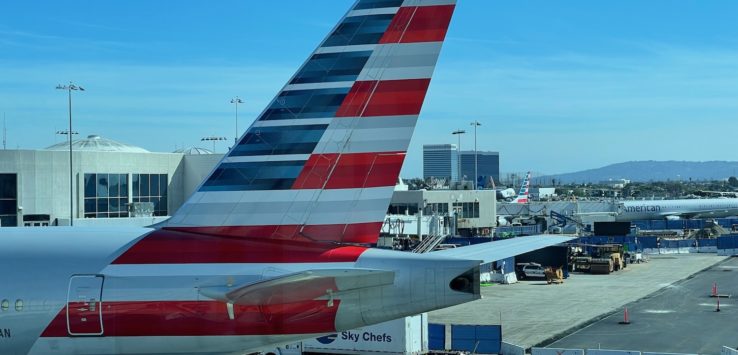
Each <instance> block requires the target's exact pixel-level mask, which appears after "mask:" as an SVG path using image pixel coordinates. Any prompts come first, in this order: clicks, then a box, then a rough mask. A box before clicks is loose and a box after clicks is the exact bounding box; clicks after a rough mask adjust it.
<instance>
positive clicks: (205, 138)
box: [200, 136, 228, 153]
mask: <svg viewBox="0 0 738 355" xmlns="http://www.w3.org/2000/svg"><path fill="white" fill-rule="evenodd" d="M224 140H228V138H226V137H216V136H210V137H203V138H201V139H200V141H202V142H205V141H212V142H213V153H215V142H217V141H224Z"/></svg>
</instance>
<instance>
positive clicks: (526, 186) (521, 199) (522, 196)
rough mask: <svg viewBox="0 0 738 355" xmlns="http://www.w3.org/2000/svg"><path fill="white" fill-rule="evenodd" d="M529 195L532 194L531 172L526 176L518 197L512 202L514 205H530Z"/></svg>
mask: <svg viewBox="0 0 738 355" xmlns="http://www.w3.org/2000/svg"><path fill="white" fill-rule="evenodd" d="M529 193H530V171H529V172H528V174H526V175H525V180H523V185H522V186H520V191H518V197H516V198H515V199H514V200H512V203H528V202H529V200H528V194H529Z"/></svg>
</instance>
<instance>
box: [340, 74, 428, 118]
mask: <svg viewBox="0 0 738 355" xmlns="http://www.w3.org/2000/svg"><path fill="white" fill-rule="evenodd" d="M428 85H430V79H428V78H425V79H402V80H381V81H357V82H355V83H354V85H353V86H352V87H351V90H350V91H349V93H348V95H346V97H345V98H344V99H343V102H342V103H341V106H340V107H339V108H338V110H337V111H336V117H372V116H401V115H417V114H419V113H420V109H421V108H422V106H423V99H425V93H426V91H428Z"/></svg>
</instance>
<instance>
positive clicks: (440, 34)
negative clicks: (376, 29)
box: [379, 5, 454, 43]
mask: <svg viewBox="0 0 738 355" xmlns="http://www.w3.org/2000/svg"><path fill="white" fill-rule="evenodd" d="M453 12H454V5H438V6H420V7H411V6H406V7H401V8H400V10H399V11H398V12H397V14H396V15H395V17H394V18H393V19H392V22H391V23H390V25H389V27H388V28H387V31H386V32H385V33H384V35H383V36H382V39H380V40H379V43H416V42H440V41H443V39H444V38H445V37H446V32H447V31H448V25H449V23H450V22H451V15H452V14H453Z"/></svg>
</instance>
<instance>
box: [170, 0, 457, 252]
mask: <svg viewBox="0 0 738 355" xmlns="http://www.w3.org/2000/svg"><path fill="white" fill-rule="evenodd" d="M454 6H455V0H404V1H403V0H359V1H357V2H356V3H355V4H354V6H353V7H352V8H351V10H349V11H348V13H347V14H346V15H345V16H344V17H343V18H342V19H341V21H340V22H339V23H338V25H337V26H336V27H335V28H334V29H333V30H332V31H331V32H330V34H329V35H328V37H327V38H326V39H325V40H323V42H322V43H321V44H320V46H318V48H317V49H316V50H315V51H314V52H313V53H312V54H311V55H310V57H309V58H308V59H307V61H306V62H305V63H304V64H303V65H302V67H300V69H299V70H298V71H297V73H296V74H295V75H294V76H293V77H292V78H291V79H290V80H289V82H288V83H287V84H286V85H285V86H284V87H283V88H282V90H281V91H280V92H279V94H277V96H276V97H275V98H274V100H272V102H271V103H270V104H269V105H268V106H267V108H266V109H265V110H264V111H263V112H262V113H261V115H259V117H258V119H256V121H255V122H254V123H253V124H252V125H251V127H249V129H248V130H247V131H246V133H245V134H244V135H243V136H242V137H241V138H240V139H239V140H238V144H236V145H235V146H234V147H233V148H232V149H231V150H230V152H228V154H227V155H226V156H225V157H224V158H223V160H222V161H221V162H220V163H219V164H218V165H217V167H216V168H215V169H214V170H213V172H212V173H211V174H210V175H209V176H208V178H207V179H206V180H205V181H204V182H203V183H202V184H201V185H200V187H199V188H198V190H197V191H196V192H195V193H194V194H193V195H192V196H190V198H189V199H188V200H187V201H186V203H185V204H184V205H183V206H182V207H181V208H180V209H179V210H178V211H177V212H176V213H175V214H174V216H172V218H171V219H170V220H169V221H168V222H166V223H165V224H164V225H163V228H165V229H170V230H177V231H186V232H194V233H203V234H208V235H217V236H230V237H245V238H267V239H283V240H303V241H324V242H338V243H374V242H376V240H377V237H378V235H379V231H380V228H381V225H382V221H383V219H384V216H385V213H386V211H387V207H388V205H389V202H390V199H391V198H392V192H393V187H394V185H395V183H396V181H397V178H398V176H399V173H400V168H401V167H402V163H403V160H404V159H405V154H406V152H407V148H408V144H409V143H410V138H411V137H412V134H413V130H414V129H415V124H416V122H417V120H418V115H419V114H420V110H421V107H422V105H423V100H424V99H425V94H426V91H427V90H428V85H429V84H430V80H431V76H432V74H433V70H434V68H435V65H436V61H437V59H438V55H439V53H440V51H441V45H442V43H443V40H444V38H445V36H446V31H447V29H448V25H449V22H450V20H451V15H452V13H453V11H454Z"/></svg>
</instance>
